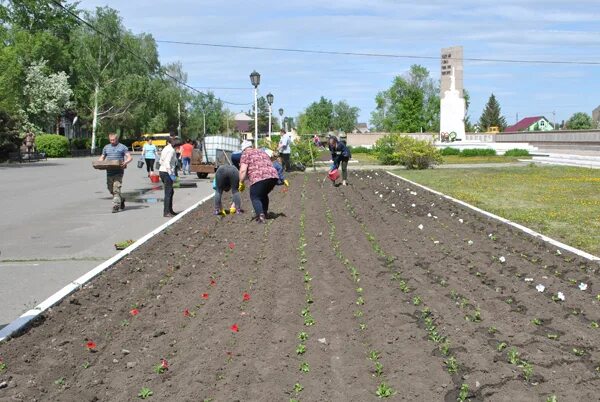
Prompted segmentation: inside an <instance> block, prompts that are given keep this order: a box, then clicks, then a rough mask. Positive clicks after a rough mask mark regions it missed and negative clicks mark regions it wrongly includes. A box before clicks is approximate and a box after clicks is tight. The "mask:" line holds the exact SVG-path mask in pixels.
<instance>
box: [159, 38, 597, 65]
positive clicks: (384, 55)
mask: <svg viewBox="0 0 600 402" xmlns="http://www.w3.org/2000/svg"><path fill="white" fill-rule="evenodd" d="M156 42H157V43H169V44H175V45H187V46H205V47H217V48H229V49H245V50H267V51H272V52H288V53H311V54H329V55H338V56H361V57H379V58H394V59H423V60H441V57H440V56H416V55H402V54H390V53H358V52H342V51H334V50H312V49H293V48H281V47H262V46H242V45H227V44H217V43H201V42H182V41H174V40H157V41H156ZM457 60H459V59H457ZM462 60H463V61H478V62H491V63H513V64H567V65H590V66H600V61H583V60H580V61H578V60H572V61H569V60H525V59H523V60H519V59H487V58H477V57H463V58H462Z"/></svg>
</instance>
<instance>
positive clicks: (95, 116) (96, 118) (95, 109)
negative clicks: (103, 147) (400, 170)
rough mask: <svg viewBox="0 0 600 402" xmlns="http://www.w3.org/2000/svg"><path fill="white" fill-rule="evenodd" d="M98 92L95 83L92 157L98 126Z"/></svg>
mask: <svg viewBox="0 0 600 402" xmlns="http://www.w3.org/2000/svg"><path fill="white" fill-rule="evenodd" d="M98 92H100V88H99V86H98V83H96V87H95V88H94V117H93V119H92V149H91V152H92V155H94V152H95V151H96V127H97V126H98Z"/></svg>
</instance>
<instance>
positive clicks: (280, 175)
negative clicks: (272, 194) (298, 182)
mask: <svg viewBox="0 0 600 402" xmlns="http://www.w3.org/2000/svg"><path fill="white" fill-rule="evenodd" d="M265 153H266V154H267V155H268V156H269V158H270V159H271V162H272V163H273V167H274V168H275V170H276V171H277V176H278V178H277V185H278V186H281V185H282V184H283V185H285V186H286V187H288V186H289V185H290V183H289V182H288V181H287V180H286V178H285V176H284V175H283V166H282V164H281V163H282V162H281V157H279V156H277V155H275V153H274V152H273V151H271V150H270V149H267V150H265Z"/></svg>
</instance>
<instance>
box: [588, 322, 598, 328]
mask: <svg viewBox="0 0 600 402" xmlns="http://www.w3.org/2000/svg"><path fill="white" fill-rule="evenodd" d="M590 327H591V328H598V327H600V325H598V323H597V322H596V321H592V322H591V323H590Z"/></svg>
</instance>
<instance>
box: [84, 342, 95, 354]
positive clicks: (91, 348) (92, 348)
mask: <svg viewBox="0 0 600 402" xmlns="http://www.w3.org/2000/svg"><path fill="white" fill-rule="evenodd" d="M85 347H86V348H87V349H88V350H89V351H90V352H95V351H96V342H94V341H88V343H86V344H85Z"/></svg>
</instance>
